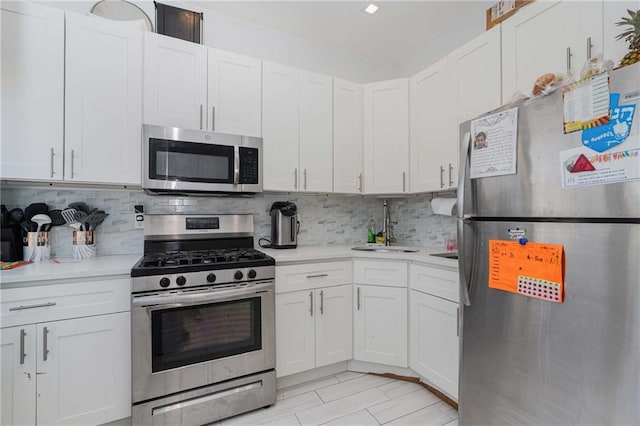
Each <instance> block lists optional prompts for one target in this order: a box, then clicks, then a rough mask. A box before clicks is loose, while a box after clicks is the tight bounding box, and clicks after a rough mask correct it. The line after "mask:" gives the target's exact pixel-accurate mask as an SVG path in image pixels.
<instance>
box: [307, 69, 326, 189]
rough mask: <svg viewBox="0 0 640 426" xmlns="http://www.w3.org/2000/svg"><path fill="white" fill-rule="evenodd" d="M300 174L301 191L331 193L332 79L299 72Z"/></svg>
mask: <svg viewBox="0 0 640 426" xmlns="http://www.w3.org/2000/svg"><path fill="white" fill-rule="evenodd" d="M299 81H300V170H301V171H302V182H301V184H302V185H301V186H302V188H301V189H302V190H303V191H314V192H331V191H332V189H333V143H332V141H333V135H332V133H333V132H332V105H331V103H332V97H333V86H332V79H331V77H328V76H326V75H321V74H314V73H310V72H306V71H300V80H299Z"/></svg>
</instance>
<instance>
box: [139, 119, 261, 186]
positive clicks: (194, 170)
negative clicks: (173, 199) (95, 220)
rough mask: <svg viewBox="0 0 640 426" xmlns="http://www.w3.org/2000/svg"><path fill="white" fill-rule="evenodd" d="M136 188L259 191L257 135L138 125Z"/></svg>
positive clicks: (259, 156) (259, 172)
mask: <svg viewBox="0 0 640 426" xmlns="http://www.w3.org/2000/svg"><path fill="white" fill-rule="evenodd" d="M142 137H143V153H142V158H143V160H142V162H143V164H142V167H143V172H142V175H143V176H142V188H143V189H144V190H145V191H146V192H149V193H153V194H195V195H206V194H207V193H211V194H233V193H240V194H255V193H258V192H262V139H261V138H256V137H251V136H237V135H229V134H224V133H216V132H206V131H202V130H190V129H180V128H177V127H164V126H154V125H149V124H144V125H143V130H142Z"/></svg>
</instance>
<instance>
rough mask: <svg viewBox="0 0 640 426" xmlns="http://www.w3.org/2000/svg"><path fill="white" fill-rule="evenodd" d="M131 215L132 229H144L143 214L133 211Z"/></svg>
mask: <svg viewBox="0 0 640 426" xmlns="http://www.w3.org/2000/svg"><path fill="white" fill-rule="evenodd" d="M133 217H134V220H133V224H134V225H133V227H134V229H144V214H142V213H134V214H133Z"/></svg>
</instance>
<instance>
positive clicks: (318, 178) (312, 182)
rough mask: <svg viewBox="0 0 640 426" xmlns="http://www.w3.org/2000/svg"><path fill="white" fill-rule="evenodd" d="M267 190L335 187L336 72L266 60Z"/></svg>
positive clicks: (264, 133)
mask: <svg viewBox="0 0 640 426" xmlns="http://www.w3.org/2000/svg"><path fill="white" fill-rule="evenodd" d="M262 85H263V90H262V137H263V143H264V157H263V158H264V175H263V176H264V189H265V190H267V191H269V190H271V191H312V192H331V190H332V186H333V185H332V181H333V178H332V175H333V171H332V169H333V167H332V164H333V152H332V112H331V111H332V107H331V100H332V90H333V89H332V80H331V77H328V76H325V75H320V74H314V73H310V72H307V71H301V70H299V69H296V68H292V67H287V66H285V65H279V64H274V63H271V62H264V63H263V67H262Z"/></svg>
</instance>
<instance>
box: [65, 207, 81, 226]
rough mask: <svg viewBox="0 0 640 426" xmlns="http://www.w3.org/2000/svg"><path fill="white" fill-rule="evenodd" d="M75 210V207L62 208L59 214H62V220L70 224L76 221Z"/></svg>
mask: <svg viewBox="0 0 640 426" xmlns="http://www.w3.org/2000/svg"><path fill="white" fill-rule="evenodd" d="M77 212H78V211H77V210H76V209H64V210H62V212H61V214H62V217H63V218H64V221H65V222H66V223H67V224H71V223H73V222H75V221H76V213H77Z"/></svg>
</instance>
